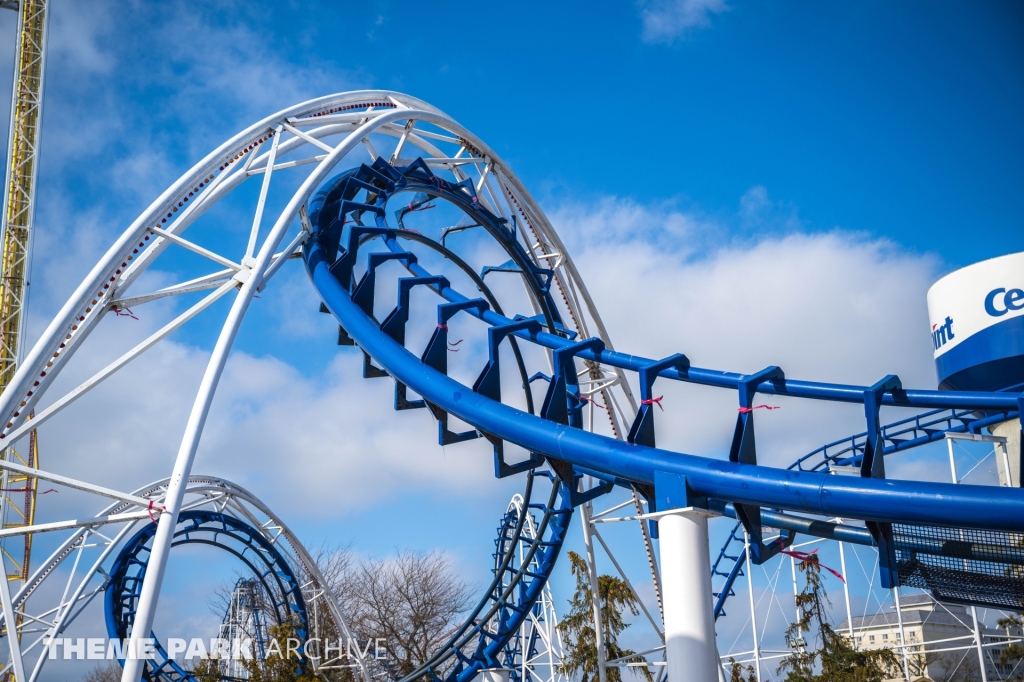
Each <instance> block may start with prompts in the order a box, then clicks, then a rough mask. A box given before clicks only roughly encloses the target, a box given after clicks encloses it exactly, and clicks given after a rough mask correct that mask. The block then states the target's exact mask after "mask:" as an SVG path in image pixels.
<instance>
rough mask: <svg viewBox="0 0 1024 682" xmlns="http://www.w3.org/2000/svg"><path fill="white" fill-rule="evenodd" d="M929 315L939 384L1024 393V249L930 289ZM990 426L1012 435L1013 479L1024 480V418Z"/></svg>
mask: <svg viewBox="0 0 1024 682" xmlns="http://www.w3.org/2000/svg"><path fill="white" fill-rule="evenodd" d="M928 317H929V322H930V324H931V335H932V346H933V348H934V352H935V367H936V370H937V372H938V375H939V388H940V389H947V390H955V391H1001V390H1010V391H1014V392H1017V393H1021V392H1024V253H1012V254H1009V255H1006V256H999V257H998V258H990V259H989V260H986V261H982V262H980V263H975V264H974V265H968V266H967V267H965V268H961V269H959V270H956V271H955V272H951V273H950V274H948V275H946V276H945V277H943V278H942V279H940V280H939V281H938V282H936V283H935V284H933V285H932V287H931V289H929V290H928ZM991 431H992V435H994V436H1000V437H1003V438H1006V439H1007V441H1006V444H1007V449H1008V450H1009V453H1010V472H1009V473H1010V476H1009V481H1012V482H1013V483H1012V484H1013V485H1020V467H1021V457H1022V453H1021V429H1020V419H1013V420H1010V421H1006V422H1002V423H1001V424H997V425H995V426H993V427H992V428H991ZM999 468H1000V478H1001V479H1003V480H1004V481H1005V480H1007V479H1006V472H1005V471H1004V467H1003V464H1002V462H999Z"/></svg>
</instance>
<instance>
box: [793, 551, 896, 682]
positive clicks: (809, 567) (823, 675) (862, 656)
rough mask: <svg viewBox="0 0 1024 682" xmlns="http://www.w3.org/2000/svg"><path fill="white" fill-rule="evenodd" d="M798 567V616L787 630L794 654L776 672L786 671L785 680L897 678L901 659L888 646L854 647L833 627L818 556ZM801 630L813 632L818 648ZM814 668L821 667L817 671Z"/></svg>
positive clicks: (878, 681)
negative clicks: (801, 582) (800, 577)
mask: <svg viewBox="0 0 1024 682" xmlns="http://www.w3.org/2000/svg"><path fill="white" fill-rule="evenodd" d="M797 567H798V568H799V569H800V572H801V573H803V574H804V587H803V590H801V591H800V594H798V595H797V596H796V605H797V608H798V609H799V610H800V611H799V612H800V619H799V620H798V621H796V622H795V623H791V624H790V626H789V628H788V629H787V630H786V640H787V641H788V642H789V643H790V648H792V649H793V653H792V654H790V655H789V656H788V657H786V658H784V659H783V660H782V663H781V664H780V665H779V668H778V670H777V671H776V672H779V673H781V672H783V671H787V673H786V678H785V682H882V680H886V679H891V678H893V677H897V676H898V675H899V669H900V661H899V658H897V656H896V654H895V653H894V652H893V651H892V650H891V649H865V650H857V649H855V648H854V647H853V643H852V642H851V641H850V640H849V639H848V638H846V637H845V636H843V635H841V634H839V633H838V632H836V631H835V630H834V629H833V628H832V623H831V622H830V619H829V615H828V609H829V607H830V606H831V605H832V603H831V602H830V601H829V599H828V594H827V593H826V592H825V585H824V583H823V582H822V579H821V564H820V563H819V562H818V555H817V554H814V553H813V552H812V553H810V554H808V555H806V556H805V557H804V558H802V559H801V560H800V563H798V564H797ZM802 633H807V634H808V635H811V634H813V635H814V639H815V641H816V643H818V644H819V645H820V647H821V648H820V649H817V650H812V649H810V648H809V647H808V646H807V645H806V643H804V642H803V641H801V638H800V635H801V634H802ZM816 663H817V664H819V665H818V666H816V665H815V664H816ZM816 667H820V671H821V672H820V673H818V674H815V672H814V671H815V668H816Z"/></svg>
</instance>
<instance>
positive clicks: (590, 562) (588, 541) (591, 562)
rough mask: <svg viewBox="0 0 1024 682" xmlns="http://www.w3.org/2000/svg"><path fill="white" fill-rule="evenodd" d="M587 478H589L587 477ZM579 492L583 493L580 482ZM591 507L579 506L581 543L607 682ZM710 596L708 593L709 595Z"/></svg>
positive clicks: (601, 675)
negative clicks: (584, 553)
mask: <svg viewBox="0 0 1024 682" xmlns="http://www.w3.org/2000/svg"><path fill="white" fill-rule="evenodd" d="M588 478H589V477H588ZM580 485H581V487H580V491H581V492H582V491H583V488H582V481H580ZM592 513H593V507H592V506H591V503H590V502H587V503H585V504H582V505H580V521H582V522H583V542H584V544H585V545H586V548H587V569H588V570H589V571H590V596H591V599H592V600H593V602H594V644H595V645H596V646H597V676H598V682H607V675H608V672H607V666H606V665H605V664H606V662H607V660H608V659H607V657H606V656H605V650H604V625H603V623H602V622H601V595H600V593H599V591H598V584H597V579H598V573H597V562H596V561H595V559H594V534H593V527H592V526H591V524H590V517H591V515H592ZM709 594H710V593H709Z"/></svg>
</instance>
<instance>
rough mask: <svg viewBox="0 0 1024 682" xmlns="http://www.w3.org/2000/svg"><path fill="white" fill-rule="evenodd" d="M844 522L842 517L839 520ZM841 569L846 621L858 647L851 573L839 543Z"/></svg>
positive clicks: (850, 634)
mask: <svg viewBox="0 0 1024 682" xmlns="http://www.w3.org/2000/svg"><path fill="white" fill-rule="evenodd" d="M839 522H840V523H842V519H840V520H839ZM839 570H841V571H842V572H843V578H844V580H843V598H844V599H845V601H846V623H847V625H848V626H849V629H848V633H849V636H850V646H852V647H853V648H854V649H856V648H857V640H856V639H855V635H854V634H853V610H852V609H851V608H850V574H849V573H847V572H846V550H845V549H844V548H843V543H842V542H840V543H839Z"/></svg>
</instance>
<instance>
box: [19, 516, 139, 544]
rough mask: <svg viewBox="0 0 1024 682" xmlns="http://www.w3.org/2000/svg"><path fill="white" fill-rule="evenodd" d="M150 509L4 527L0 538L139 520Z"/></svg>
mask: <svg viewBox="0 0 1024 682" xmlns="http://www.w3.org/2000/svg"><path fill="white" fill-rule="evenodd" d="M149 514H150V511H149V510H148V509H147V510H146V511H133V512H123V513H121V514H107V515H106V516H94V517H92V518H89V519H70V520H67V521H53V522H50V523H37V524H35V525H33V526H21V527H18V528H4V529H2V530H0V538H7V537H13V536H15V535H24V534H26V533H46V532H49V531H54V530H68V529H70V528H86V527H92V526H104V525H106V524H108V523H123V522H125V521H140V520H142V519H145V518H147V517H148V516H149Z"/></svg>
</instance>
